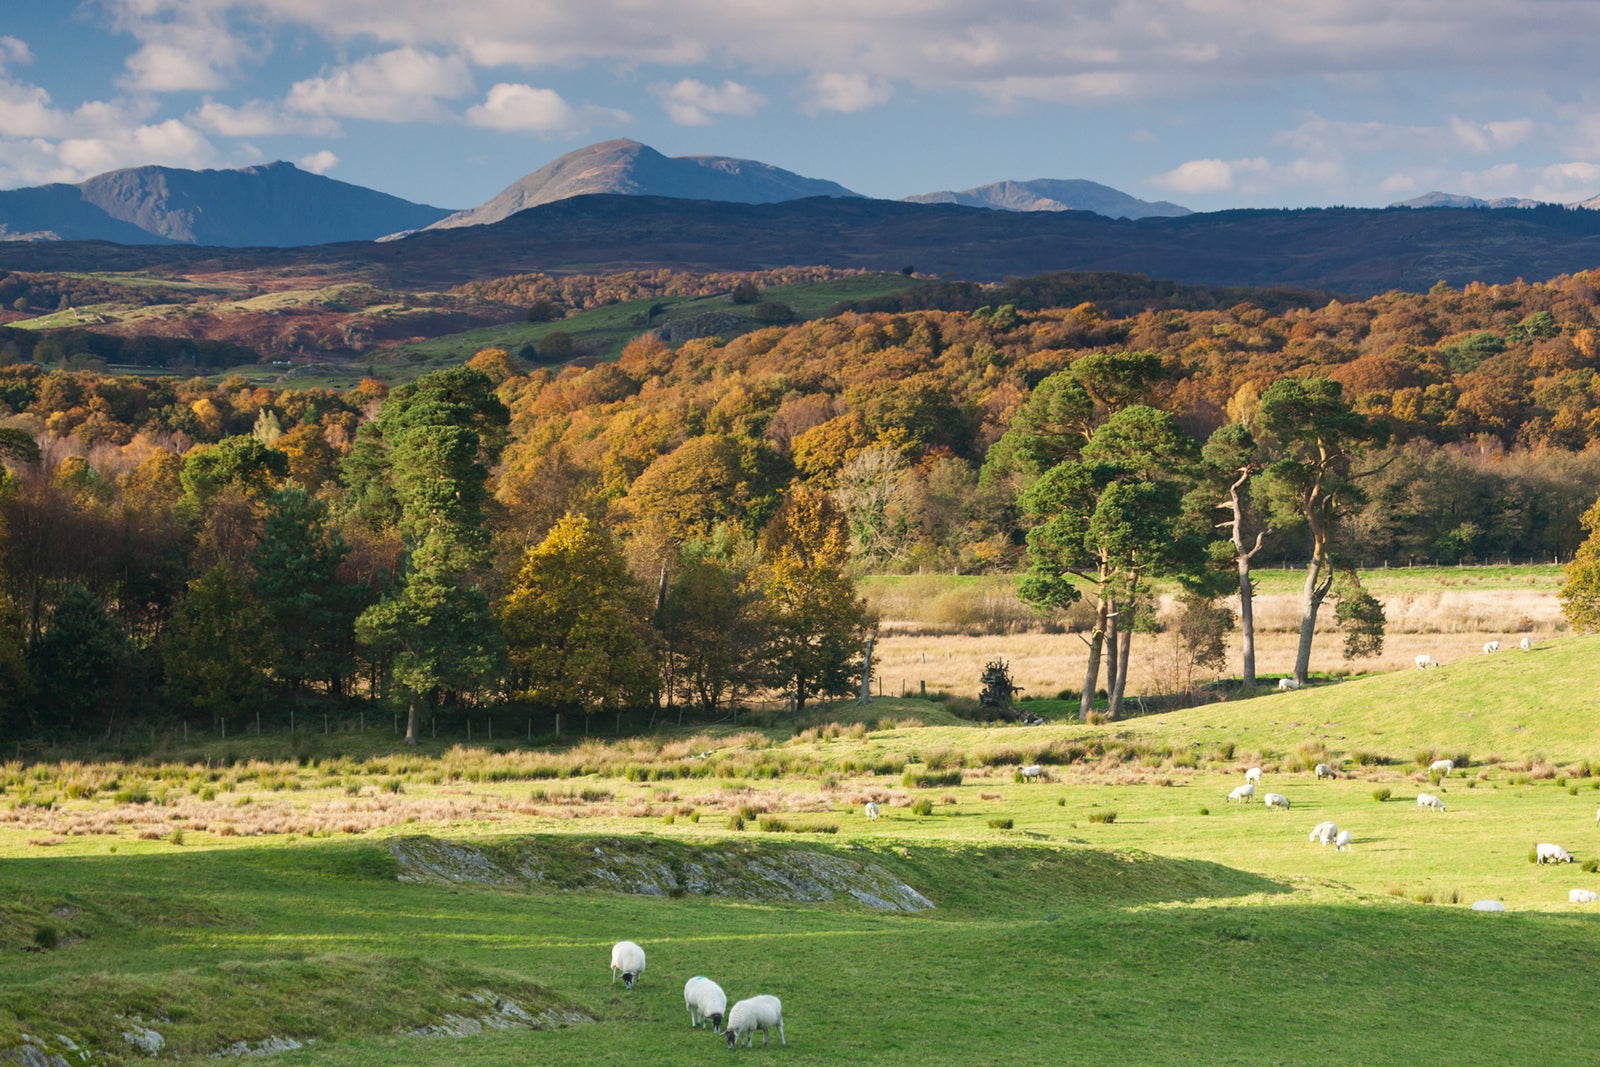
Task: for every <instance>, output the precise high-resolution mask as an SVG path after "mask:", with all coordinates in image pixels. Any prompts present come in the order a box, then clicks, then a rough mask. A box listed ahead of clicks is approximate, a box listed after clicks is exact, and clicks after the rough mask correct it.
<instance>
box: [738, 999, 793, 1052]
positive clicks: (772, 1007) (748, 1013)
mask: <svg viewBox="0 0 1600 1067" xmlns="http://www.w3.org/2000/svg"><path fill="white" fill-rule="evenodd" d="M773 1027H776V1028H777V1030H778V1042H779V1043H780V1044H782V1045H784V1046H785V1047H787V1046H788V1044H789V1042H788V1041H787V1040H785V1039H784V1036H783V1004H782V1003H781V1002H780V1001H779V1000H778V998H777V997H770V996H759V997H748V998H746V999H744V1000H741V1001H739V1003H737V1004H735V1005H734V1006H733V1010H732V1011H730V1012H728V1028H727V1030H725V1031H724V1033H726V1034H727V1035H728V1047H729V1048H736V1047H738V1044H739V1038H740V1037H744V1038H745V1047H746V1048H754V1047H755V1043H756V1031H757V1030H760V1031H761V1047H762V1048H766V1047H767V1037H768V1034H767V1031H768V1030H770V1029H772V1028H773Z"/></svg>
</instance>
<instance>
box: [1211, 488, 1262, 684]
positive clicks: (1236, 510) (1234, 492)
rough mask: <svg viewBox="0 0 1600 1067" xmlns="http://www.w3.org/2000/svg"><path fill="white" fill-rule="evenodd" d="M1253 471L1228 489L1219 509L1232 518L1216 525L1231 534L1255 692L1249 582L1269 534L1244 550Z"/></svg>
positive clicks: (1247, 665) (1248, 673)
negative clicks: (1245, 491)
mask: <svg viewBox="0 0 1600 1067" xmlns="http://www.w3.org/2000/svg"><path fill="white" fill-rule="evenodd" d="M1250 474H1251V469H1250V468H1249V467H1241V468H1240V469H1239V477H1238V478H1237V479H1235V480H1234V483H1233V484H1232V485H1231V486H1229V487H1228V499H1227V500H1224V501H1223V502H1222V503H1220V504H1218V505H1217V507H1219V508H1227V509H1228V511H1229V514H1230V515H1231V516H1232V517H1231V518H1229V519H1228V520H1227V521H1226V522H1219V523H1217V525H1218V526H1227V527H1229V528H1230V530H1231V534H1232V536H1231V537H1230V540H1232V541H1233V558H1234V563H1235V564H1236V565H1237V566H1238V568H1239V636H1240V644H1241V645H1242V646H1243V648H1244V685H1245V688H1247V689H1250V688H1254V687H1255V684H1256V620H1255V585H1254V583H1252V582H1251V581H1250V561H1251V560H1252V559H1253V558H1254V557H1255V554H1256V553H1257V552H1260V551H1261V541H1262V538H1264V537H1266V535H1267V532H1268V531H1266V530H1260V531H1258V532H1257V533H1256V543H1255V544H1254V545H1253V546H1252V547H1250V548H1248V549H1247V548H1245V547H1244V500H1243V499H1242V497H1241V496H1240V490H1241V489H1242V488H1243V487H1244V483H1245V482H1246V481H1248V480H1249V478H1250Z"/></svg>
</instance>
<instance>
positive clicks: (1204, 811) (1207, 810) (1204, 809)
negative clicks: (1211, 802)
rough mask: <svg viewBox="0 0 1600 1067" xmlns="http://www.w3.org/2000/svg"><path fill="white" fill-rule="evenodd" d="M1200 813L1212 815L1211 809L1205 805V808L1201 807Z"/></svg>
mask: <svg viewBox="0 0 1600 1067" xmlns="http://www.w3.org/2000/svg"><path fill="white" fill-rule="evenodd" d="M1200 814H1201V815H1210V814H1211V809H1210V808H1205V807H1203V808H1201V809H1200Z"/></svg>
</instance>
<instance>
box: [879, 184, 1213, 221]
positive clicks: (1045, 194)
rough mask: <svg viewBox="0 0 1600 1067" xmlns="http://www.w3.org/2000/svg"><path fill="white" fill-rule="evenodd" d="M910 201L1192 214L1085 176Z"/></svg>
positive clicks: (1122, 215)
mask: <svg viewBox="0 0 1600 1067" xmlns="http://www.w3.org/2000/svg"><path fill="white" fill-rule="evenodd" d="M906 200H907V201H908V202H910V203H913V204H961V205H962V206H964V207H982V208H998V209H1000V210H1002V211H1092V212H1094V213H1095V214H1096V215H1104V216H1106V217H1107V218H1113V219H1145V218H1152V217H1158V218H1175V217H1177V216H1180V215H1190V214H1193V212H1191V211H1190V210H1189V209H1188V208H1186V207H1183V206H1182V205H1179V204H1172V203H1168V202H1167V201H1165V200H1156V201H1150V200H1140V199H1139V198H1138V197H1135V196H1130V195H1128V194H1127V193H1124V192H1123V191H1122V190H1120V189H1113V188H1112V187H1111V186H1109V185H1101V184H1100V183H1099V182H1092V181H1089V180H1087V179H1085V178H1036V179H1034V180H1033V181H1025V182H1020V181H999V182H991V183H990V184H988V185H980V186H978V187H977V188H974V189H964V190H962V191H961V192H951V191H949V190H942V191H940V192H937V193H919V194H917V195H916V196H908V197H906Z"/></svg>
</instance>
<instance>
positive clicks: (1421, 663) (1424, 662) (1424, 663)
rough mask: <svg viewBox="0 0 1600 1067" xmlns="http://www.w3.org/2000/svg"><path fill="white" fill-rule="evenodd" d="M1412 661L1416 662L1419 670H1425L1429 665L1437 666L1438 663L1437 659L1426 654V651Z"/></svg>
mask: <svg viewBox="0 0 1600 1067" xmlns="http://www.w3.org/2000/svg"><path fill="white" fill-rule="evenodd" d="M1414 662H1415V663H1416V665H1417V670H1419V671H1421V670H1427V669H1428V668H1429V667H1437V666H1438V665H1439V661H1438V660H1436V659H1434V658H1433V657H1432V656H1430V655H1428V654H1427V653H1426V652H1424V653H1422V654H1421V655H1420V656H1418V657H1417V658H1416V660H1415V661H1414Z"/></svg>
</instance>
